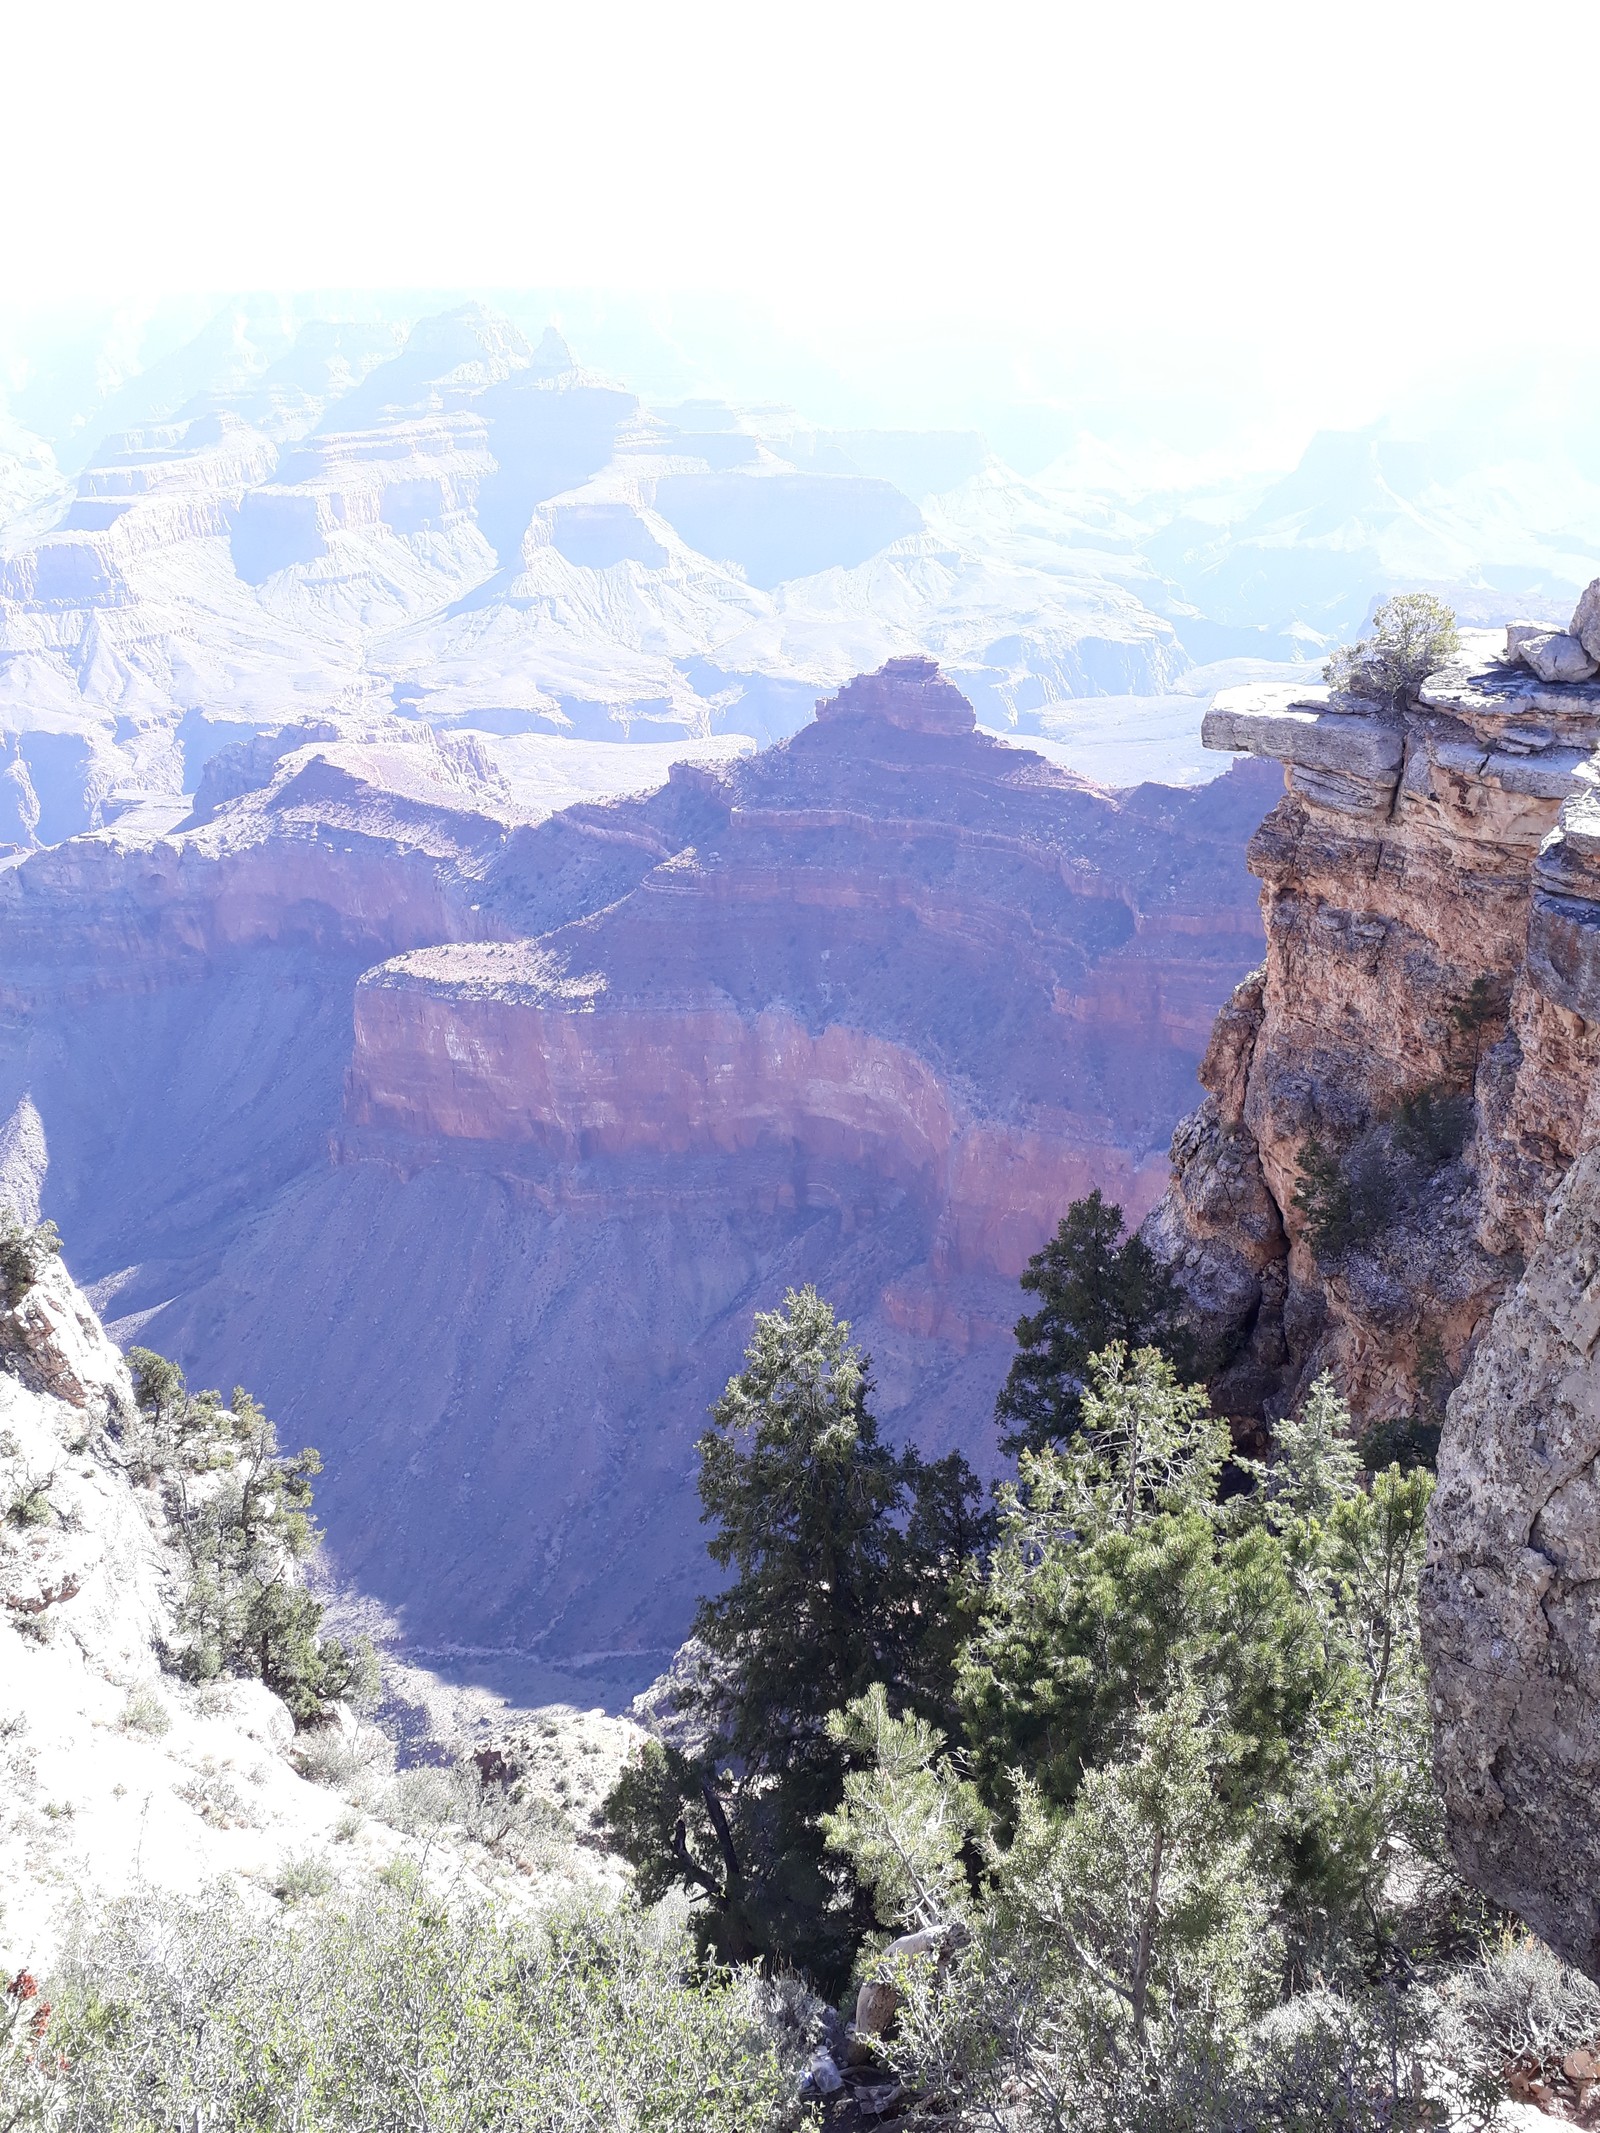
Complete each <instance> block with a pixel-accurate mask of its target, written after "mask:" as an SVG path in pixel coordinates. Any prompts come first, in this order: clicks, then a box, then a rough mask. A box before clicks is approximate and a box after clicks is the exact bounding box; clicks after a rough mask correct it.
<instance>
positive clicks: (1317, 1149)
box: [1291, 1133, 1355, 1259]
mask: <svg viewBox="0 0 1600 2133" xmlns="http://www.w3.org/2000/svg"><path fill="white" fill-rule="evenodd" d="M1291 1199H1292V1204H1293V1205H1294V1206H1295V1207H1297V1208H1298V1209H1299V1210H1300V1212H1301V1214H1303V1215H1304V1216H1305V1218H1306V1235H1307V1236H1308V1237H1309V1238H1310V1240H1311V1248H1312V1250H1313V1251H1314V1252H1315V1253H1316V1254H1317V1256H1318V1258H1319V1259H1321V1258H1329V1257H1331V1256H1332V1255H1333V1254H1334V1253H1336V1252H1342V1251H1343V1250H1344V1248H1345V1246H1346V1245H1347V1244H1349V1243H1350V1242H1351V1241H1352V1239H1353V1237H1354V1235H1355V1218H1354V1214H1353V1211H1352V1208H1351V1204H1350V1181H1349V1179H1348V1178H1346V1176H1345V1174H1344V1171H1343V1169H1342V1167H1341V1166H1340V1163H1339V1159H1338V1157H1337V1156H1336V1155H1334V1154H1332V1153H1331V1151H1330V1150H1328V1149H1327V1148H1325V1147H1324V1146H1323V1145H1322V1142H1321V1140H1320V1139H1319V1137H1318V1136H1317V1135H1316V1134H1315V1133H1312V1134H1310V1135H1308V1137H1307V1139H1306V1142H1305V1145H1304V1147H1303V1148H1302V1149H1301V1150H1300V1163H1299V1176H1298V1178H1297V1179H1296V1181H1295V1188H1294V1192H1293V1194H1292V1196H1291Z"/></svg>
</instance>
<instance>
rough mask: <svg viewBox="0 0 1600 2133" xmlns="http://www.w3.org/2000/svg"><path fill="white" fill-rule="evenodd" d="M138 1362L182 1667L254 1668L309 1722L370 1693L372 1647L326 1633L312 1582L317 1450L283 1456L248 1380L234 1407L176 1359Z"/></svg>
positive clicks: (137, 1398) (134, 1361)
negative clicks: (202, 1386)
mask: <svg viewBox="0 0 1600 2133" xmlns="http://www.w3.org/2000/svg"><path fill="white" fill-rule="evenodd" d="M128 1364H129V1369H130V1372H131V1375H132V1378H133V1387H134V1402H135V1412H134V1415H133V1417H132V1418H131V1419H130V1421H129V1422H128V1423H127V1424H126V1426H125V1427H124V1430H123V1449H124V1456H125V1458H126V1461H127V1464H128V1468H129V1471H130V1472H131V1473H132V1474H133V1475H134V1477H135V1478H136V1479H140V1480H148V1481H153V1482H155V1483H157V1484H158V1485H159V1487H160V1489H161V1494H162V1501H163V1505H164V1508H165V1510H166V1514H167V1520H168V1524H169V1527H170V1530H171V1532H172V1534H173V1536H174V1538H175V1539H176V1541H177V1543H178V1545H179V1548H180V1550H181V1551H182V1554H183V1558H184V1561H185V1565H186V1569H187V1578H186V1582H185V1586H184V1590H183V1592H182V1595H181V1596H180V1599H179V1602H178V1607H177V1622H178V1628H179V1631H180V1633H181V1635H182V1637H183V1639H184V1641H183V1642H182V1643H181V1644H180V1645H179V1646H178V1647H177V1648H176V1650H175V1651H174V1652H173V1654H172V1663H173V1664H174V1666H175V1667H176V1669H177V1671H178V1672H180V1673H182V1674H184V1675H186V1676H187V1677H188V1678H189V1679H190V1680H195V1681H206V1680H212V1679H214V1678H215V1677H216V1676H217V1675H219V1674H253V1675H255V1676H256V1677H257V1678H258V1679H260V1680H262V1681H264V1682H265V1683H266V1684H267V1687H268V1688H270V1689H271V1690H272V1691H273V1692H274V1694H276V1695H279V1696H281V1697H282V1698H283V1700H284V1702H285V1703H287V1704H288V1706H289V1708H290V1710H291V1711H292V1712H293V1713H294V1716H295V1719H296V1721H297V1722H298V1723H299V1724H301V1725H309V1724H312V1723H314V1722H315V1721H316V1720H317V1719H318V1718H319V1717H321V1716H322V1715H323V1714H324V1713H325V1712H326V1710H327V1708H328V1706H329V1705H330V1704H331V1703H334V1702H336V1701H338V1700H340V1699H356V1700H360V1699H362V1698H364V1697H365V1696H367V1695H369V1694H370V1693H371V1692H372V1690H373V1687H374V1685H375V1672H376V1661H375V1658H374V1655H373V1653H372V1649H371V1646H370V1645H368V1644H367V1643H366V1642H365V1640H360V1641H358V1642H357V1643H355V1644H353V1645H351V1644H345V1643H344V1642H343V1641H342V1640H341V1639H339V1638H337V1637H331V1636H327V1635H325V1634H324V1633H323V1631H322V1607H321V1604H320V1602H319V1601H318V1600H317V1599H316V1598H315V1597H314V1596H313V1595H312V1594H311V1593H310V1592H309V1591H307V1589H306V1585H305V1575H304V1564H305V1561H306V1558H307V1557H308V1556H309V1555H310V1554H311V1553H312V1551H313V1550H314V1549H315V1547H316V1545H317V1542H318V1540H319V1539H320V1537H321V1536H320V1533H319V1530H318V1528H317V1525H316V1521H315V1520H314V1519H313V1517H312V1515H311V1503H312V1486H311V1485H312V1480H313V1478H314V1476H316V1475H317V1474H318V1473H320V1472H321V1470H322V1461H321V1460H320V1458H319V1457H318V1456H317V1454H316V1452H314V1451H313V1450H311V1449H310V1448H309V1447H308V1448H307V1449H305V1450H303V1451H301V1452H300V1453H299V1454H298V1455H297V1456H295V1457H293V1458H289V1457H285V1456H284V1454H283V1453H282V1452H280V1450H279V1448H278V1437H277V1432H276V1430H275V1429H274V1428H273V1426H272V1423H271V1422H270V1421H269V1420H268V1418H267V1416H266V1414H265V1412H264V1411H263V1409H262V1408H261V1407H260V1406H259V1405H258V1403H257V1402H256V1401H254V1400H252V1399H251V1397H250V1395H249V1394H248V1393H247V1392H245V1391H244V1390H243V1388H242V1387H239V1388H236V1389H235V1391H234V1394H233V1398H232V1400H231V1401H229V1402H228V1403H227V1404H226V1405H224V1403H223V1401H222V1398H221V1396H220V1394H218V1393H215V1392H200V1393H191V1392H190V1391H189V1390H188V1388H187V1386H186V1385H185V1383H184V1378H183V1372H182V1371H181V1370H180V1369H179V1368H178V1366H177V1365H176V1364H175V1363H173V1362H170V1361H169V1360H168V1359H167V1358H166V1357H165V1356H161V1355H157V1354H156V1353H155V1352H154V1350H152V1349H149V1348H134V1349H132V1350H130V1352H129V1356H128Z"/></svg>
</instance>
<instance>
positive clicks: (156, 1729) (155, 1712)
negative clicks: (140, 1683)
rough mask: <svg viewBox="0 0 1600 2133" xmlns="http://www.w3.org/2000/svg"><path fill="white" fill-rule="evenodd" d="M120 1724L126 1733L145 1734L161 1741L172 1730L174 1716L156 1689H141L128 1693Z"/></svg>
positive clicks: (131, 1690)
mask: <svg viewBox="0 0 1600 2133" xmlns="http://www.w3.org/2000/svg"><path fill="white" fill-rule="evenodd" d="M118 1723H119V1724H120V1725H121V1727H122V1730H123V1732H124V1733H143V1734H147V1735H148V1736H149V1738H150V1739H151V1740H159V1739H160V1738H161V1736H162V1734H163V1733H165V1732H167V1731H168V1730H169V1729H170V1727H171V1725H172V1715H171V1713H170V1712H169V1711H168V1709H167V1707H166V1705H165V1704H164V1703H163V1702H162V1701H161V1698H160V1697H159V1696H158V1695H157V1694H156V1692H155V1690H154V1689H152V1688H148V1687H140V1688H136V1689H130V1690H129V1691H128V1700H127V1702H126V1703H125V1704H124V1705H123V1707H122V1717H121V1719H120V1720H119V1721H118Z"/></svg>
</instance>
